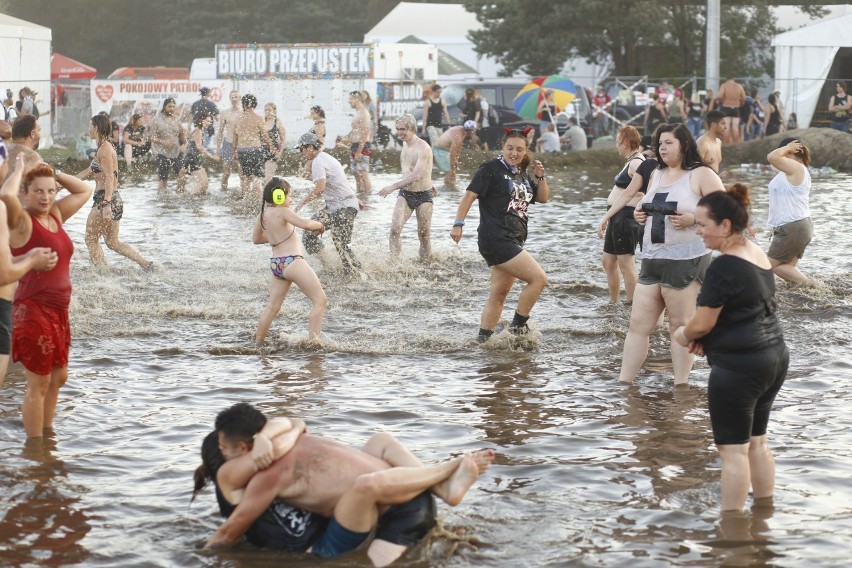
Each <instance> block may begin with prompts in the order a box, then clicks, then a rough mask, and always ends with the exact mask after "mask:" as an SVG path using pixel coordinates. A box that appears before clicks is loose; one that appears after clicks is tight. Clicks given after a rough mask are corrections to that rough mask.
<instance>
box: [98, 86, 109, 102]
mask: <svg viewBox="0 0 852 568" xmlns="http://www.w3.org/2000/svg"><path fill="white" fill-rule="evenodd" d="M112 92H113V91H112V85H98V86H97V87H96V88H95V94H96V95H97V96H98V98H99V99H101V102H104V103H105V102H107V101H108V100H110V99H111V98H112Z"/></svg>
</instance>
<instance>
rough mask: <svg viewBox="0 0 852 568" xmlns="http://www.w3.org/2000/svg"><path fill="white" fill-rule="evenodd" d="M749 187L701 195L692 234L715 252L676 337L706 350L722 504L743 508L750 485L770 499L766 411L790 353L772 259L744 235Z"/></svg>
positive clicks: (772, 464) (698, 350) (771, 469)
mask: <svg viewBox="0 0 852 568" xmlns="http://www.w3.org/2000/svg"><path fill="white" fill-rule="evenodd" d="M748 205H749V195H748V186H746V185H743V184H739V183H738V184H734V186H733V187H731V188H729V189H728V191H727V192H721V191H720V192H714V193H711V194H708V195H706V196H704V197H702V198H701V200H699V202H698V206H697V208H696V224H697V225H698V229H697V233H698V234H699V235H700V236H701V238H702V239H703V240H704V245H705V246H706V247H708V248H711V249H715V250H718V251H720V252H721V253H722V254H721V255H720V256H719V257H718V258H716V259H715V260H714V261H713V262H712V263H711V264H710V266H709V268H708V269H707V273H706V276H705V278H704V283H703V285H702V287H701V293H700V294H699V296H698V301H697V303H698V308H697V309H696V311H695V315H693V316H692V319H690V320H689V321H688V322H687V324H686V325H685V326H681V327H679V328H678V329H676V330H675V332H674V333H673V334H672V337H673V338H674V340H675V341H677V342H678V343H680V344H681V345H683V346H684V347H688V348H689V351H690V352H691V353H695V354H698V355H701V354H702V353H706V354H707V362H708V363H709V364H710V381H709V383H708V386H707V400H708V403H709V406H710V422H711V424H712V426H713V440H714V441H715V443H716V447H717V448H718V449H719V454H720V456H721V457H722V510H723V511H730V510H736V511H740V510H742V508H743V505H744V504H745V500H746V498H747V497H748V493H749V487H751V489H752V492H753V494H754V498H755V499H756V500H757V499H764V498H771V497H772V494H773V492H774V490H775V461H774V459H773V458H772V452H771V451H770V450H769V445H768V444H767V441H766V427H767V424H768V423H769V411H770V410H771V408H772V403H773V401H774V400H775V396H776V395H777V394H778V391H779V390H780V388H781V385H782V384H783V383H784V379H785V378H786V376H787V366H788V364H789V361H790V353H789V351H788V350H787V346H786V344H785V343H784V334H783V332H782V330H781V324H780V322H779V320H778V315H777V313H776V308H777V305H776V302H775V275H774V274H773V273H772V265H771V264H770V262H769V258H768V257H767V256H766V254H765V253H764V252H763V250H761V248H760V247H759V246H757V245H756V244H755V243H754V242H752V241H750V240H748V239H747V238H746V237H745V234H744V232H745V230H746V228H747V227H748Z"/></svg>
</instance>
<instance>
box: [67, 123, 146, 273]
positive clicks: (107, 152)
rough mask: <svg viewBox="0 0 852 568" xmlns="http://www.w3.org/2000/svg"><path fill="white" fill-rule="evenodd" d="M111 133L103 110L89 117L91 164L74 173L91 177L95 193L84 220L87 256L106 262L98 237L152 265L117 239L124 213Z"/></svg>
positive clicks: (138, 262) (97, 263)
mask: <svg viewBox="0 0 852 568" xmlns="http://www.w3.org/2000/svg"><path fill="white" fill-rule="evenodd" d="M110 134H111V127H110V120H109V117H108V116H107V115H105V114H96V115H95V116H93V117H92V121H91V124H90V126H89V135H90V136H91V137H92V138H94V139H95V140H96V141H97V151H96V153H95V158H94V159H93V160H92V164H91V165H90V166H89V167H88V168H87V169H85V170H83V171H82V172H80V174H79V175H78V176H77V177H79V178H80V179H87V178H89V177H94V179H95V193H94V195H93V197H92V199H93V201H94V204H93V205H92V210H91V211H90V212H89V218H88V219H87V220H86V246H87V247H88V249H89V260H91V261H92V264H94V265H95V266H106V264H107V262H106V257H105V256H104V251H103V249H102V248H101V245H100V240H101V238H103V240H104V243H106V246H108V247H109V248H110V249H112V250H114V251H115V252H117V253H118V254H120V255H122V256H126V257H127V258H129V259H130V260H132V261H134V262H136V263H137V264H139V266H141V267H142V268H151V267H152V266H153V264H154V262H153V261H151V260H146V259H145V258H144V257H143V256H142V255H141V254H139V253H138V252H137V251H136V249H134V248H133V247H132V246H130V245H128V244H126V243H123V242H121V241H120V240H118V227H119V223H120V222H121V217H122V216H123V215H124V202H123V201H122V199H121V194H119V192H118V156H117V155H116V153H115V148H113V146H112V144H110V143H109V137H110Z"/></svg>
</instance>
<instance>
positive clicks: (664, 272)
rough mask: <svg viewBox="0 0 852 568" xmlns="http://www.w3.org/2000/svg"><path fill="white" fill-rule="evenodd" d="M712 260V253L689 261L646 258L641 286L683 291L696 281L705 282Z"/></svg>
mask: <svg viewBox="0 0 852 568" xmlns="http://www.w3.org/2000/svg"><path fill="white" fill-rule="evenodd" d="M712 260H713V258H712V255H711V254H710V253H707V254H705V255H704V256H699V257H697V258H690V259H687V260H670V259H665V258H644V259H642V268H641V269H640V270H639V284H645V285H651V284H659V285H660V286H663V287H665V288H674V289H675V290H682V289H683V288H686V287H687V286H689V285H690V284H692V283H693V282H694V281H695V280H698V281H699V282H703V281H704V274H705V273H706V272H707V267H708V266H710V262H711V261H712Z"/></svg>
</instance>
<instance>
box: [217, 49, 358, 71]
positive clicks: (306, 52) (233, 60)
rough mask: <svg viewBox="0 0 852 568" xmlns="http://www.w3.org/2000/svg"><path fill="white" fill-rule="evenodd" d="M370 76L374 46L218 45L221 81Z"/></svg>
mask: <svg viewBox="0 0 852 568" xmlns="http://www.w3.org/2000/svg"><path fill="white" fill-rule="evenodd" d="M372 75H373V46H372V45H365V44H355V43H340V44H327V43H326V44H314V43H293V44H281V43H268V44H260V43H258V44H219V45H217V46H216V76H217V77H218V78H220V79H264V78H270V77H273V78H280V79H305V78H313V79H352V78H367V77H372Z"/></svg>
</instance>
